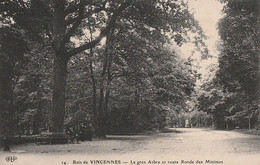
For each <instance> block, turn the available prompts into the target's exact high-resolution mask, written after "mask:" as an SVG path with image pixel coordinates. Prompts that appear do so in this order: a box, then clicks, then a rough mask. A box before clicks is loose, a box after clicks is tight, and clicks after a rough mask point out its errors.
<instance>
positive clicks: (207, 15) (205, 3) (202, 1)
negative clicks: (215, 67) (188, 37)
mask: <svg viewBox="0 0 260 165" xmlns="http://www.w3.org/2000/svg"><path fill="white" fill-rule="evenodd" d="M188 4H189V8H190V10H191V12H192V13H194V16H195V19H197V20H198V21H199V24H200V26H201V27H202V29H203V31H204V33H205V34H206V35H207V37H208V39H207V40H206V44H207V46H208V49H209V51H210V54H211V55H213V56H215V57H216V58H212V59H208V60H202V61H201V58H200V57H201V55H200V53H199V52H197V53H195V54H194V55H193V56H192V58H194V59H196V60H197V61H198V62H199V66H200V67H201V69H200V70H199V72H200V73H201V74H202V76H207V70H206V68H207V66H209V65H210V64H213V63H214V64H216V63H217V56H218V50H217V42H218V40H219V35H218V30H217V23H218V21H219V20H220V19H221V18H222V17H223V15H222V12H221V11H222V8H223V4H221V3H220V2H219V1H217V0H188ZM192 50H193V45H192V44H184V45H183V46H182V47H180V51H181V52H182V53H181V54H183V56H184V57H186V58H187V57H189V56H190V55H191V52H192Z"/></svg>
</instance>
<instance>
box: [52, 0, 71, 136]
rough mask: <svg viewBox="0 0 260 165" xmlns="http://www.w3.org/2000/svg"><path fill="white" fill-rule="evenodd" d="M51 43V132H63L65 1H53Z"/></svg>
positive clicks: (65, 59)
mask: <svg viewBox="0 0 260 165" xmlns="http://www.w3.org/2000/svg"><path fill="white" fill-rule="evenodd" d="M53 4H54V15H53V42H54V49H55V57H54V68H53V71H54V87H53V97H52V105H53V109H52V110H53V111H52V131H54V132H63V121H64V115H65V93H66V78H67V63H68V58H67V57H66V56H65V44H64V42H63V40H64V36H65V28H66V27H65V0H54V1H53Z"/></svg>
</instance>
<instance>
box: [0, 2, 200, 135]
mask: <svg viewBox="0 0 260 165" xmlns="http://www.w3.org/2000/svg"><path fill="white" fill-rule="evenodd" d="M0 8H1V9H2V10H1V15H2V16H4V17H5V18H10V17H11V18H12V20H13V21H14V22H15V23H16V24H17V25H19V26H20V27H22V28H24V29H26V30H28V31H31V32H33V33H37V34H40V35H39V36H40V37H44V38H49V39H50V45H51V46H52V48H53V52H54V64H53V65H54V67H53V68H54V88H53V98H52V102H53V119H52V122H53V124H52V125H53V131H55V132H61V131H63V121H64V115H65V96H66V79H67V71H68V70H67V69H68V68H67V64H68V62H69V60H70V59H71V58H72V57H74V56H75V55H76V54H78V53H81V52H84V51H85V50H87V49H92V48H94V47H95V46H96V45H97V44H99V43H100V41H101V40H102V39H103V38H104V37H106V36H107V35H108V34H109V32H110V31H111V29H112V28H113V27H114V26H115V24H116V23H117V22H119V20H124V21H125V22H127V24H128V26H129V27H131V28H132V29H136V32H137V34H138V35H143V34H149V33H150V34H156V33H157V34H158V33H168V34H172V35H171V36H172V37H173V38H174V40H175V41H176V42H177V44H182V43H183V42H185V41H186V40H187V38H188V37H186V34H187V31H195V32H196V33H198V34H199V35H200V36H201V35H202V33H201V29H200V27H199V26H198V23H197V22H196V21H195V20H194V18H193V16H192V15H191V14H190V13H189V10H188V7H187V4H186V3H185V2H184V1H180V2H177V1H170V0H167V1H162V0H153V1H150V0H144V1H136V0H134V1H131V0H124V1H121V0H116V1H114V0H113V1H111V0H100V1H87V0H76V1H70V0H47V1H43V0H31V1H20V0H15V1H9V0H3V1H1V3H0ZM89 26H91V27H92V29H94V31H96V32H97V33H98V35H97V36H96V37H95V38H94V39H90V36H89V35H88V34H86V31H87V28H88V27H89ZM151 32H155V33H151ZM165 36H166V35H165Z"/></svg>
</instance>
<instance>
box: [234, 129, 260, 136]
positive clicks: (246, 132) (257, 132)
mask: <svg viewBox="0 0 260 165" xmlns="http://www.w3.org/2000/svg"><path fill="white" fill-rule="evenodd" d="M234 131H236V132H240V133H244V134H250V135H260V130H257V129H250V130H249V129H235V130H234Z"/></svg>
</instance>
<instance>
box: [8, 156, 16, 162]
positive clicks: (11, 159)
mask: <svg viewBox="0 0 260 165" xmlns="http://www.w3.org/2000/svg"><path fill="white" fill-rule="evenodd" d="M15 160H17V157H16V156H7V157H6V158H5V161H7V162H14V161H15Z"/></svg>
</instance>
